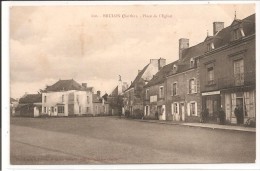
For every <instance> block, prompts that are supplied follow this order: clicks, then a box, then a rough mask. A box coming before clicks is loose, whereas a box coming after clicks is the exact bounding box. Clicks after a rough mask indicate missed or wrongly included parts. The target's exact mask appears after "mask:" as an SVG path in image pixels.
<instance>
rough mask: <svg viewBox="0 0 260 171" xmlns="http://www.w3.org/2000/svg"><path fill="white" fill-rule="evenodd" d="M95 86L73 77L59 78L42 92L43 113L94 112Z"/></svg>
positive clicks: (54, 114) (73, 113)
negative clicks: (79, 81)
mask: <svg viewBox="0 0 260 171" xmlns="http://www.w3.org/2000/svg"><path fill="white" fill-rule="evenodd" d="M93 94H94V90H93V87H87V84H86V83H82V85H80V84H79V83H77V82H76V81H74V80H73V79H71V80H59V81H58V82H56V83H55V84H53V85H52V86H47V87H46V89H45V91H44V92H43V93H42V113H43V114H48V115H49V116H74V115H83V114H93V113H94V110H93Z"/></svg>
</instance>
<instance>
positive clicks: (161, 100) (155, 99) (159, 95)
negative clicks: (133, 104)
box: [144, 62, 177, 120]
mask: <svg viewBox="0 0 260 171" xmlns="http://www.w3.org/2000/svg"><path fill="white" fill-rule="evenodd" d="M176 63H177V62H174V63H170V64H168V65H165V66H164V67H163V68H162V69H160V70H159V71H158V72H157V73H156V74H155V75H154V76H153V78H152V79H151V80H150V81H149V82H148V83H147V84H146V85H145V86H144V88H145V90H144V117H146V118H149V119H159V120H166V114H167V113H166V97H167V91H166V86H167V85H166V82H165V80H166V76H167V75H168V74H169V73H170V72H171V71H172V68H173V66H174V65H175V64H176Z"/></svg>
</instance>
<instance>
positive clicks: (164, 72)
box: [145, 61, 178, 87]
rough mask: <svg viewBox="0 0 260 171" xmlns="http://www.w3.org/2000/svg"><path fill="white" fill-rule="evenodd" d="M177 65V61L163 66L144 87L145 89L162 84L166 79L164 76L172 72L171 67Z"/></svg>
mask: <svg viewBox="0 0 260 171" xmlns="http://www.w3.org/2000/svg"><path fill="white" fill-rule="evenodd" d="M177 63H178V61H175V62H172V63H170V64H168V65H165V66H164V67H163V68H162V69H160V70H159V71H158V72H157V73H156V74H155V75H154V76H153V78H152V79H151V80H150V81H149V82H148V83H147V84H146V85H145V87H150V86H153V85H156V84H160V83H163V82H164V80H165V79H166V76H167V75H168V74H169V73H170V72H171V71H172V70H173V65H174V64H177Z"/></svg>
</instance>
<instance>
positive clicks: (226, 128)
mask: <svg viewBox="0 0 260 171" xmlns="http://www.w3.org/2000/svg"><path fill="white" fill-rule="evenodd" d="M122 118H123V117H122ZM123 119H127V118H123ZM127 120H133V121H138V122H147V123H157V124H166V125H180V126H188V127H199V128H206V129H219V130H228V131H243V132H256V129H253V128H252V129H250V128H249V129H246V128H243V127H241V128H232V126H230V127H214V124H212V126H211V125H210V126H205V125H193V124H189V123H173V122H160V121H152V120H140V119H127Z"/></svg>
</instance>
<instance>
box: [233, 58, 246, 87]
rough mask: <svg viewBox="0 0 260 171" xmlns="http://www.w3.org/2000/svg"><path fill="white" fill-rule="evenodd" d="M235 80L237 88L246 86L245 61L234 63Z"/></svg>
mask: <svg viewBox="0 0 260 171" xmlns="http://www.w3.org/2000/svg"><path fill="white" fill-rule="evenodd" d="M234 78H235V85H236V86H239V85H243V84H244V60H243V59H239V60H236V61H234Z"/></svg>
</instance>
